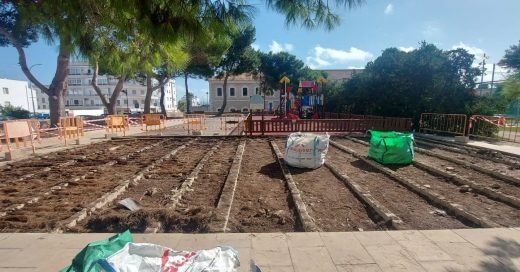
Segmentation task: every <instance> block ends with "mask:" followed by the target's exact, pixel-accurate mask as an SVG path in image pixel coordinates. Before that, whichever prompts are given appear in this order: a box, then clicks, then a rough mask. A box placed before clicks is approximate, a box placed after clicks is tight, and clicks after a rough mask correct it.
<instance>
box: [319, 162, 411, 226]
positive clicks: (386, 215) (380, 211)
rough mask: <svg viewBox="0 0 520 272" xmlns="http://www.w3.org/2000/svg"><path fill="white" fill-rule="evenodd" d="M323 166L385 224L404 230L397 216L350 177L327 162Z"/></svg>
mask: <svg viewBox="0 0 520 272" xmlns="http://www.w3.org/2000/svg"><path fill="white" fill-rule="evenodd" d="M325 166H326V167H327V168H329V169H330V171H331V172H332V173H333V174H334V175H335V176H336V177H337V178H338V179H340V180H341V181H343V183H344V184H345V185H346V186H347V188H349V189H350V191H352V192H353V193H354V194H355V195H356V196H357V197H358V198H359V199H360V200H361V201H362V202H364V203H365V204H366V205H368V206H369V207H370V208H371V209H372V210H374V211H375V212H376V213H377V215H379V216H380V217H381V218H382V219H383V221H384V223H385V224H387V225H390V226H392V227H393V228H394V229H396V230H399V229H405V228H404V227H403V225H402V224H403V220H401V218H399V216H397V215H395V213H393V212H391V211H390V210H389V209H388V208H386V207H385V206H383V204H381V203H379V201H377V200H376V199H375V198H374V197H373V196H372V195H371V194H370V193H368V192H367V191H366V190H365V189H363V188H362V187H361V186H360V185H359V184H358V183H356V182H355V181H353V180H352V179H351V178H350V177H348V176H347V175H346V174H345V173H344V172H342V171H341V170H339V169H338V168H336V167H335V166H333V165H332V164H330V163H329V162H325Z"/></svg>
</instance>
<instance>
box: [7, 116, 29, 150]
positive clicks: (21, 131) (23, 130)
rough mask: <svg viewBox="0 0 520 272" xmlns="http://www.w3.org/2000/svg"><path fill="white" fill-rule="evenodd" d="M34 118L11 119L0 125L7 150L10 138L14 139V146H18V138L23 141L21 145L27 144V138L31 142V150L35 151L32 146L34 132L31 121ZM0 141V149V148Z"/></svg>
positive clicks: (9, 148)
mask: <svg viewBox="0 0 520 272" xmlns="http://www.w3.org/2000/svg"><path fill="white" fill-rule="evenodd" d="M33 122H34V120H13V121H5V122H4V123H3V125H2V127H3V131H4V140H5V143H6V145H7V150H8V151H9V152H11V140H14V142H15V144H16V148H20V140H21V141H22V142H23V146H24V147H26V146H27V138H29V140H30V142H31V147H32V152H33V154H34V153H35V147H34V136H33V135H34V134H33V127H32V125H33V124H32V123H33ZM1 148H2V146H1V142H0V150H1Z"/></svg>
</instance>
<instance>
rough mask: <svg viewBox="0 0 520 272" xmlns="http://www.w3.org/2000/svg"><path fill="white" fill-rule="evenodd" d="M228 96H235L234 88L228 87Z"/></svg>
mask: <svg viewBox="0 0 520 272" xmlns="http://www.w3.org/2000/svg"><path fill="white" fill-rule="evenodd" d="M229 96H235V88H229Z"/></svg>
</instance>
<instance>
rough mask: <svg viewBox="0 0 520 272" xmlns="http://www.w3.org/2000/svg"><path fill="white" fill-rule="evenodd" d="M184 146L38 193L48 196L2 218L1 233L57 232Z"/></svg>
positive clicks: (160, 149) (157, 151)
mask: <svg viewBox="0 0 520 272" xmlns="http://www.w3.org/2000/svg"><path fill="white" fill-rule="evenodd" d="M180 144H181V142H178V141H175V142H172V141H169V142H168V143H166V144H164V145H161V146H156V147H154V148H152V149H149V150H147V151H145V152H142V153H139V154H136V155H135V156H132V157H130V158H129V159H128V160H126V161H121V162H120V163H119V164H117V165H114V166H112V167H110V168H106V169H103V170H98V169H93V172H91V173H89V175H88V176H87V177H86V178H85V179H83V180H79V181H74V182H73V181H69V180H68V179H62V182H66V183H67V186H66V187H62V188H57V189H56V190H53V191H52V192H49V191H48V188H44V189H42V190H39V191H38V190H37V191H36V192H33V194H34V195H42V193H44V195H43V196H42V197H41V199H40V200H39V201H38V202H37V203H34V204H27V205H25V207H24V208H23V209H20V210H16V211H13V212H11V213H9V214H8V215H6V216H5V217H3V218H0V231H48V230H50V229H54V228H55V227H56V225H57V223H59V222H60V221H61V220H65V219H67V218H69V217H70V216H72V215H73V214H74V213H75V212H77V211H80V210H81V209H83V207H84V206H85V205H88V204H89V203H90V202H91V201H92V200H93V199H96V198H98V197H99V196H101V195H103V194H104V193H106V192H108V191H110V190H112V189H113V188H114V187H115V186H117V185H118V184H119V183H120V182H121V181H122V180H125V179H127V178H129V177H131V176H133V175H135V173H137V172H138V171H140V169H142V168H144V167H146V166H147V165H148V164H150V163H151V162H152V161H153V160H155V159H156V158H158V157H160V156H162V155H164V154H166V153H168V152H169V151H170V150H171V149H172V148H174V147H176V146H178V145H180ZM71 168H72V169H71V171H74V167H71ZM25 190H27V189H25ZM35 190H36V189H35ZM44 191H45V192H44Z"/></svg>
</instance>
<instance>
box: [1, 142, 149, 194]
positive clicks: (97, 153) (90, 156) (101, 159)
mask: <svg viewBox="0 0 520 272" xmlns="http://www.w3.org/2000/svg"><path fill="white" fill-rule="evenodd" d="M155 142H157V140H154V141H150V142H145V141H128V142H125V143H121V142H119V143H117V142H112V141H106V142H102V143H95V144H92V146H91V147H90V148H83V147H82V148H78V149H77V150H76V149H73V150H70V151H68V150H66V151H59V152H54V153H50V154H46V155H44V156H42V157H38V158H31V159H27V160H23V161H19V162H15V163H13V164H12V165H8V166H4V167H3V168H2V169H1V170H0V180H2V182H0V188H2V187H5V186H10V184H11V183H13V182H18V181H27V180H32V179H37V178H40V177H42V176H43V177H46V175H47V172H49V171H68V169H69V168H70V166H78V167H81V166H85V167H87V166H97V165H101V164H103V163H106V162H108V161H110V160H114V159H116V158H118V157H120V156H123V155H125V154H126V153H129V152H131V151H132V150H136V149H138V148H140V147H144V146H146V145H150V144H153V143H155Z"/></svg>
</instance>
